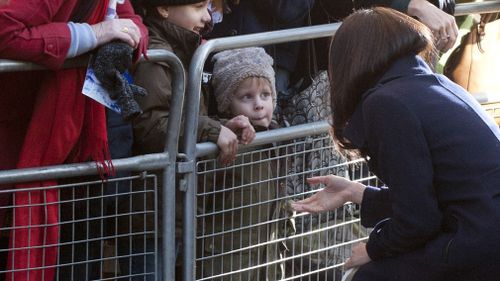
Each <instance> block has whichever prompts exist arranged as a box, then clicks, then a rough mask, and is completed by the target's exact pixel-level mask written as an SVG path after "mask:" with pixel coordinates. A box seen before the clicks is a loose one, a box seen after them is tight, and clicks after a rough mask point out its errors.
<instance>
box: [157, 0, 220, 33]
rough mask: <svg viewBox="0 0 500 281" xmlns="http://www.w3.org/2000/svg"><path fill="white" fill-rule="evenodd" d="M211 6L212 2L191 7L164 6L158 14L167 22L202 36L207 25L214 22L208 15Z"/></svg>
mask: <svg viewBox="0 0 500 281" xmlns="http://www.w3.org/2000/svg"><path fill="white" fill-rule="evenodd" d="M209 4H210V0H205V1H201V2H198V3H194V4H189V5H178V6H163V7H158V12H159V13H160V15H162V16H163V17H165V18H166V20H167V21H169V22H171V23H173V24H175V25H177V26H180V27H182V28H185V29H187V30H191V31H193V32H195V33H197V34H200V31H201V30H202V29H203V28H204V27H205V25H206V24H207V23H209V22H210V21H211V20H212V18H211V17H210V14H209V13H208V6H209ZM165 11H166V13H165Z"/></svg>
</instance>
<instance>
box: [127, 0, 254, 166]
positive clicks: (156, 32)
mask: <svg viewBox="0 0 500 281" xmlns="http://www.w3.org/2000/svg"><path fill="white" fill-rule="evenodd" d="M209 3H210V1H209V0H205V1H199V0H185V1H175V0H151V1H149V0H144V1H142V7H143V10H144V12H145V17H144V23H145V24H146V25H147V26H148V30H149V33H150V38H151V39H150V44H149V49H164V50H168V51H172V52H174V53H175V54H176V55H177V56H178V57H179V58H180V59H181V61H182V63H183V65H184V67H185V68H186V69H187V68H188V67H189V63H190V61H191V57H192V56H193V53H194V51H195V50H196V48H198V46H199V45H200V43H201V33H202V32H203V31H204V30H205V28H206V26H207V24H209V23H210V21H211V18H210V14H209V12H208V5H209ZM134 76H135V82H136V84H138V85H140V86H142V87H144V88H146V90H147V91H148V93H149V94H148V96H146V97H145V98H143V99H142V100H141V101H139V104H140V106H141V109H142V110H143V111H144V114H142V116H140V117H139V118H138V119H136V120H134V124H133V126H134V142H135V152H136V153H137V154H144V153H153V152H160V151H163V147H164V145H165V138H166V134H167V126H166V125H167V120H168V115H169V106H170V103H169V100H170V96H171V93H172V89H171V74H170V71H169V67H168V64H166V63H161V62H159V63H144V64H141V65H139V67H138V68H137V71H136V72H135V75H134ZM206 115H207V106H206V104H205V103H204V102H203V101H202V102H201V108H200V119H199V122H198V140H199V141H200V142H203V141H211V142H214V143H217V144H218V146H219V148H220V150H221V160H222V162H224V163H228V162H230V161H232V160H233V159H234V155H235V150H234V147H235V146H237V144H238V142H239V141H241V142H245V143H248V142H250V141H251V140H252V139H253V137H251V136H252V132H253V128H252V127H251V126H250V123H249V122H248V121H247V120H245V119H244V118H240V117H237V118H233V119H232V120H229V121H228V122H227V123H225V124H224V125H221V123H220V122H218V121H216V120H213V119H211V118H209V117H207V116H206ZM238 130H243V131H245V133H246V134H245V135H244V136H245V138H244V139H242V140H238V138H237V137H236V135H235V134H234V133H233V131H238ZM247 132H248V133H247Z"/></svg>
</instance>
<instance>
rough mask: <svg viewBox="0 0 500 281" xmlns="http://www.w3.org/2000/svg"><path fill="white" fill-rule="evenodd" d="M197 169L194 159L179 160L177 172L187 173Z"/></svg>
mask: <svg viewBox="0 0 500 281" xmlns="http://www.w3.org/2000/svg"><path fill="white" fill-rule="evenodd" d="M194 171H195V165H194V161H192V160H191V161H186V162H177V173H179V174H187V173H193V172H194Z"/></svg>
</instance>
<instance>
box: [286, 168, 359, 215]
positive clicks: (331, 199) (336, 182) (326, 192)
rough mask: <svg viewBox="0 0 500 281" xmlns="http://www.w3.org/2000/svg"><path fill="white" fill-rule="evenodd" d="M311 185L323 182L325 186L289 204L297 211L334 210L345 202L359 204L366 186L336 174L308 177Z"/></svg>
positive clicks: (317, 211) (316, 211)
mask: <svg viewBox="0 0 500 281" xmlns="http://www.w3.org/2000/svg"><path fill="white" fill-rule="evenodd" d="M307 182H308V183H309V184H311V185H315V184H323V185H325V188H323V189H322V190H320V191H319V192H318V193H316V194H314V195H313V196H311V197H309V198H306V199H304V200H301V201H297V202H294V203H292V204H291V206H292V208H293V209H294V210H296V211H297V212H310V213H319V212H326V211H331V210H335V209H337V208H339V207H342V205H344V204H345V203H346V202H353V203H357V204H360V203H361V201H362V200H363V192H364V190H365V188H366V186H364V185H363V184H361V183H358V182H354V181H350V180H348V179H346V178H343V177H338V176H333V175H329V176H320V177H313V178H308V179H307Z"/></svg>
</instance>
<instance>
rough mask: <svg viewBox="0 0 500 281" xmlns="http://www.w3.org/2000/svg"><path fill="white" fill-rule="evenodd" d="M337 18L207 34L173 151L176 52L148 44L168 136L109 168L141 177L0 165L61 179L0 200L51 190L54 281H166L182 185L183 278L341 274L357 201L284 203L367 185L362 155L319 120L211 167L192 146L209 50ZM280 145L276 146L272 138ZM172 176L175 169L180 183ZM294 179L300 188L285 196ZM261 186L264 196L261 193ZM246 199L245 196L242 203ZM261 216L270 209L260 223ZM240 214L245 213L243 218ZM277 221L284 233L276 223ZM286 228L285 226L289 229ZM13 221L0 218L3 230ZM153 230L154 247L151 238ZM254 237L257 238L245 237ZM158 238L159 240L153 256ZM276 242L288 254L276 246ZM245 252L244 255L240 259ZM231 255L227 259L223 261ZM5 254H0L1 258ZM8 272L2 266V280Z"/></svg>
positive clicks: (2, 63) (180, 78) (5, 176)
mask: <svg viewBox="0 0 500 281" xmlns="http://www.w3.org/2000/svg"><path fill="white" fill-rule="evenodd" d="M498 11H500V1H487V2H482V3H468V4H459V5H457V7H456V12H455V15H465V14H470V13H485V12H498ZM338 26H340V24H328V25H318V26H310V27H304V28H297V29H290V30H280V31H274V32H267V33H260V34H252V35H245V36H237V37H232V38H224V39H216V40H210V41H208V42H207V43H206V44H204V45H202V46H201V47H200V48H199V49H198V50H197V52H196V53H195V56H194V58H193V60H192V62H191V65H190V68H189V81H188V88H187V90H188V91H187V102H186V103H184V114H185V123H184V124H185V128H184V136H185V139H184V142H183V144H184V147H185V151H183V152H184V153H183V154H179V153H178V148H177V145H178V140H179V131H180V129H181V128H180V124H181V122H180V120H181V115H182V113H183V112H182V108H183V94H184V84H185V83H184V81H185V77H184V69H183V66H182V63H181V62H180V61H179V59H178V58H177V57H176V56H175V55H174V54H172V53H170V52H165V51H159V50H150V51H149V52H148V57H149V58H150V60H152V61H166V62H168V63H169V64H170V65H171V67H172V68H171V69H172V74H173V77H174V79H173V99H172V101H171V102H172V106H171V110H172V111H171V114H170V118H169V123H168V127H169V132H172V133H170V134H168V139H167V143H166V146H165V152H164V153H157V154H150V155H144V156H137V157H131V158H127V159H117V160H114V161H113V164H114V167H115V169H116V171H117V172H124V173H140V174H130V175H128V176H123V177H119V178H115V179H111V180H109V181H107V182H102V181H100V180H98V179H97V178H96V177H95V176H96V175H98V172H97V167H96V165H95V163H80V164H70V165H59V166H51V167H40V168H31V169H20V170H10V171H0V184H12V185H14V184H19V183H24V182H40V181H45V180H52V179H60V182H59V184H58V185H56V186H50V187H39V188H35V189H29V190H26V189H12V190H4V191H0V196H16V194H20V193H23V192H24V193H26V192H27V193H30V192H33V191H45V190H50V189H57V190H59V195H60V201H59V202H57V206H58V208H59V210H60V211H59V217H60V218H62V219H63V220H61V221H60V222H59V225H58V227H60V228H61V229H63V230H64V232H61V235H62V237H61V239H60V241H59V242H58V244H56V245H49V246H57V247H58V248H59V249H60V253H59V254H58V263H57V264H56V265H54V266H53V268H54V269H55V270H57V274H56V276H57V278H56V279H57V280H67V279H74V280H79V279H81V280H89V279H100V280H115V279H118V278H120V279H121V278H124V279H134V278H139V279H146V278H148V277H152V278H153V279H157V278H158V276H159V275H160V274H161V275H162V279H163V280H174V276H175V273H174V272H175V251H174V249H175V237H174V229H175V204H176V202H175V197H174V196H172V194H175V190H176V188H179V189H181V190H182V191H184V192H185V196H184V199H185V200H184V201H185V204H184V210H183V214H184V228H183V232H184V235H183V254H182V256H183V274H182V279H183V280H186V281H189V280H195V279H199V280H209V279H220V280H227V279H229V280H231V279H232V280H246V278H248V277H249V276H257V277H262V276H264V275H269V274H277V273H278V272H281V271H282V269H283V268H285V269H286V271H285V273H284V275H282V276H281V278H282V279H284V280H291V279H297V278H298V279H300V280H309V279H320V280H339V273H340V272H341V271H340V269H341V266H342V264H343V260H344V259H345V257H347V255H349V249H350V248H349V247H350V245H351V244H352V243H355V242H357V241H361V240H363V239H365V237H366V230H365V229H363V228H362V227H360V226H359V215H358V210H357V206H355V205H352V204H348V205H346V206H344V207H343V208H341V209H339V210H336V211H335V212H330V213H328V214H323V215H318V216H312V215H304V214H301V215H291V214H287V213H286V211H287V210H288V209H287V208H286V204H287V201H288V200H290V199H299V198H304V197H305V196H308V195H309V194H311V193H312V192H314V191H313V190H308V189H307V188H305V186H306V184H305V183H304V178H305V177H309V176H313V175H318V174H328V173H338V174H342V175H345V176H346V177H349V178H350V179H354V180H358V181H360V182H363V183H366V184H371V185H377V184H378V181H377V179H376V178H375V177H373V175H371V174H370V173H369V171H367V170H366V167H365V166H364V165H363V163H362V161H361V160H352V161H349V160H347V159H345V158H342V155H339V154H337V153H336V151H335V149H334V147H333V146H332V144H331V143H330V139H329V137H328V129H329V125H328V124H327V123H326V122H318V123H312V124H307V125H299V126H294V127H290V128H282V129H277V130H272V131H267V132H261V133H258V134H257V138H256V139H255V140H254V142H253V143H252V144H251V145H249V146H246V147H243V148H242V149H241V150H240V153H239V156H238V157H239V158H238V162H236V164H235V165H233V166H230V167H220V166H219V165H218V163H217V162H216V159H215V157H214V155H215V154H216V153H217V147H216V146H215V145H214V144H211V143H203V144H197V143H196V128H197V122H198V121H197V117H198V108H199V100H200V96H199V95H200V87H201V76H202V69H203V65H204V63H205V61H206V59H207V57H208V55H209V54H210V53H212V52H216V51H220V50H224V49H230V48H240V47H247V46H257V45H258V46H264V45H270V44H277V43H285V42H293V41H301V40H308V39H313V38H320V37H328V36H332V35H333V34H334V33H335V30H336V29H337V28H338ZM87 60H88V58H79V59H75V60H70V61H68V62H67V63H65V66H64V67H80V66H84V65H85V64H86V62H87ZM40 69H43V68H42V67H40V66H38V65H35V64H32V63H26V62H18V61H11V60H0V72H13V71H32V70H40ZM487 110H488V111H489V112H491V113H492V114H493V116H495V117H498V114H499V113H498V112H500V109H499V108H498V107H496V106H495V105H491V106H490V107H488V108H487ZM276 142H278V143H279V144H273V143H276ZM177 159H179V161H177ZM308 159H309V160H310V159H319V162H315V163H316V164H314V165H309V162H308V161H309V160H308ZM297 163H299V164H301V165H296V164H297ZM318 164H319V165H318ZM158 170H162V175H163V177H162V180H163V182H162V183H158V178H157V176H156V173H154V172H153V171H158ZM265 171H269V172H270V173H267V174H266V172H265ZM245 175H248V176H249V177H245ZM177 176H180V181H179V182H178V184H177V181H176V179H177ZM248 179H249V181H248ZM290 182H294V183H295V185H293V186H299V187H303V188H304V189H302V190H292V191H290V192H288V191H287V185H288V184H289V183H290ZM261 185H262V186H266V187H267V190H269V192H270V193H268V194H263V193H262V192H260V193H259V190H260V189H259V188H258V187H259V186H261ZM220 187H223V189H220ZM159 188H162V189H164V192H163V198H162V199H163V202H164V205H163V206H158V203H157V201H158V189H159ZM169 195H170V196H169ZM247 195H249V196H247ZM220 198H222V202H224V203H228V202H229V204H222V205H221V206H219V205H217V204H214V202H221V201H219V199H220ZM224 198H232V199H231V200H232V201H224V200H225V199H224ZM244 198H250V199H249V201H248V202H243V201H242V200H243V199H244ZM214 200H215V201H214ZM122 205H123V206H122ZM25 207H26V206H25ZM28 207H29V205H28ZM197 207H199V208H198V209H197ZM162 208H163V209H162ZM0 209H3V210H7V211H9V212H11V213H14V212H15V210H16V208H15V207H14V206H0ZM159 212H163V213H164V216H163V221H162V229H158V222H157V218H158V213H159ZM254 212H256V213H254ZM283 212H285V213H283ZM263 214H265V215H267V214H269V216H268V217H267V219H266V216H265V215H264V216H263ZM136 217H140V218H142V219H143V220H145V221H147V220H149V219H152V223H151V224H145V223H137V222H136V221H135V218H136ZM242 218H244V219H245V220H247V219H248V223H247V222H245V221H244V220H242ZM290 224H291V226H290ZM51 226H53V225H49V224H41V225H33V226H31V227H42V228H46V227H51ZM283 226H284V229H285V231H284V233H278V232H276V231H275V229H283ZM288 226H290V228H291V229H292V230H291V231H288V230H287V227H288ZM123 227H124V228H125V230H122V229H121V228H123ZM14 228H15V226H8V227H1V226H0V233H2V232H6V231H10V230H12V229H14ZM136 228H137V229H136ZM252 231H253V232H252ZM245 233H246V236H245ZM255 233H257V236H255ZM160 234H162V235H163V239H162V241H163V242H162V243H159V242H158V240H159V239H158V236H159V235H160ZM259 235H260V236H259ZM148 237H153V240H152V241H151V240H148V239H147V238H148ZM269 237H270V238H269ZM135 238H137V239H135ZM0 240H1V239H0ZM236 240H238V241H236ZM254 240H255V241H256V244H252V243H253V242H250V241H254ZM159 244H161V245H162V252H163V254H162V256H161V257H160V255H159V252H160V249H159ZM283 247H284V248H288V249H289V251H288V252H285V251H282V249H283ZM226 248H227V249H226ZM124 249H125V251H124ZM261 249H262V251H261ZM13 250H19V249H16V248H14V249H13ZM28 250H29V249H28ZM7 251H9V246H8V245H7V244H2V245H0V256H1V255H5V254H6V253H7ZM123 251H124V252H123ZM273 251H274V252H279V253H281V254H282V255H281V256H280V257H279V258H278V259H267V258H266V259H264V258H263V257H264V255H265V254H266V253H270V252H273ZM245 253H248V255H246V256H245V255H244V254H245ZM227 257H229V259H227ZM245 257H250V258H248V259H246V260H244V258H245ZM147 258H152V259H153V260H154V263H155V266H156V267H155V269H153V270H152V271H148V269H147V268H146V267H145V265H144V264H145V261H146V259H147ZM227 260H229V261H230V264H229V265H228V264H227V263H226V264H225V262H226V261H227ZM261 261H263V262H262V263H261ZM6 262H7V261H6V260H2V259H1V258H0V265H1V264H5V263H6ZM158 264H162V265H163V267H162V272H161V273H160V272H158V270H157V269H158V267H157V266H158ZM134 266H140V267H141V268H140V269H139V271H138V272H139V273H137V274H135V273H134V272H132V271H131V270H130V268H132V267H134ZM106 268H107V269H110V270H109V271H106V270H105V269H106ZM39 269H40V268H33V269H32V270H39ZM95 272H97V275H95ZM6 273H7V272H6V271H1V272H0V279H2V275H5V274H6ZM106 274H108V275H106Z"/></svg>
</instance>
